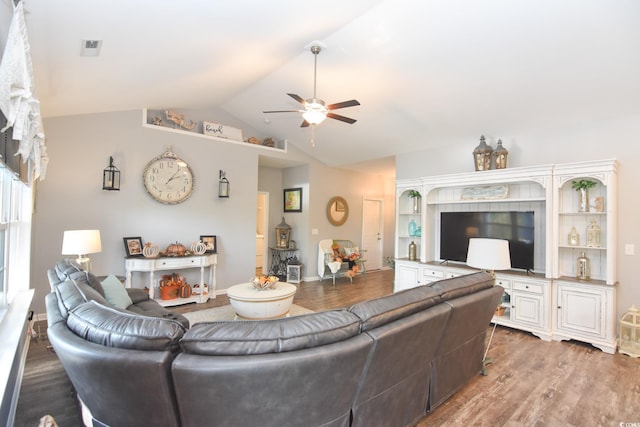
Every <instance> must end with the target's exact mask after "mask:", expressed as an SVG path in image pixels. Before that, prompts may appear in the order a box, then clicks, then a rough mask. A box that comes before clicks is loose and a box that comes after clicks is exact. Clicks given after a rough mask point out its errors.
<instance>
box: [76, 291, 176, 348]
mask: <svg viewBox="0 0 640 427" xmlns="http://www.w3.org/2000/svg"><path fill="white" fill-rule="evenodd" d="M67 326H68V327H69V329H71V330H72V331H73V332H74V333H75V334H76V335H78V336H80V337H82V338H84V339H86V340H88V341H91V342H93V343H96V344H100V345H104V346H107V347H116V348H125V349H132V350H147V351H154V350H156V351H165V350H167V351H172V352H176V351H177V350H178V349H179V347H180V345H179V340H180V338H181V337H182V335H183V334H184V331H185V329H184V328H183V327H182V325H180V323H178V322H176V321H174V320H171V319H162V318H156V317H147V316H140V315H137V314H133V313H129V312H127V311H124V310H119V309H117V308H113V307H107V306H105V305H102V304H98V303H97V302H95V301H89V302H86V303H84V304H80V305H79V306H77V307H75V308H74V309H72V310H71V311H69V317H68V318H67Z"/></svg>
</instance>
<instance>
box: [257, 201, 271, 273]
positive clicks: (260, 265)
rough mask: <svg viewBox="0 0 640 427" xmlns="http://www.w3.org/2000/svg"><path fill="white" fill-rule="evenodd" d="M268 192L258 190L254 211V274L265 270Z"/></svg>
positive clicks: (267, 235) (267, 245)
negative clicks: (255, 210)
mask: <svg viewBox="0 0 640 427" xmlns="http://www.w3.org/2000/svg"><path fill="white" fill-rule="evenodd" d="M268 229H269V193H266V192H263V191H259V192H258V203H257V212H256V275H260V274H263V272H264V273H266V272H267V264H266V263H267V248H268V247H269V233H268V232H267V230H268Z"/></svg>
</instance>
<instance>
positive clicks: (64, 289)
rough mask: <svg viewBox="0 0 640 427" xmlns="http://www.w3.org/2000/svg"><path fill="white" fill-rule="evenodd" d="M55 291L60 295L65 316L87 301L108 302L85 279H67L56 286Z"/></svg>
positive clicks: (60, 305)
mask: <svg viewBox="0 0 640 427" xmlns="http://www.w3.org/2000/svg"><path fill="white" fill-rule="evenodd" d="M55 292H56V295H57V297H58V308H59V309H60V313H61V314H62V316H63V317H65V318H66V317H67V316H68V312H69V311H71V310H73V309H74V308H75V307H77V306H79V305H80V304H83V303H85V302H87V301H96V302H98V303H100V304H108V302H107V301H106V300H105V299H104V297H103V296H102V295H100V294H99V293H98V292H97V291H96V290H95V289H93V288H92V287H91V286H89V285H87V284H86V283H84V282H83V281H74V280H71V279H67V280H65V281H64V282H62V283H59V284H57V285H56V286H55Z"/></svg>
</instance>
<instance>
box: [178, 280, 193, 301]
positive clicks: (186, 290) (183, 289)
mask: <svg viewBox="0 0 640 427" xmlns="http://www.w3.org/2000/svg"><path fill="white" fill-rule="evenodd" d="M178 295H180V298H189V297H190V296H191V286H189V284H188V283H186V282H185V283H183V284H182V285H181V286H180V290H179V291H178Z"/></svg>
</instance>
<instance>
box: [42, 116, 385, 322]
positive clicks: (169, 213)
mask: <svg viewBox="0 0 640 427" xmlns="http://www.w3.org/2000/svg"><path fill="white" fill-rule="evenodd" d="M181 112H185V114H186V115H187V117H189V118H190V119H193V120H201V119H203V118H205V119H206V118H208V117H216V118H218V117H223V118H222V119H221V120H220V122H224V123H225V124H229V125H231V126H238V127H241V128H243V129H247V128H248V127H247V126H246V125H244V124H242V123H238V122H237V121H236V122H234V121H233V120H232V118H230V117H226V116H225V115H224V113H223V112H219V111H205V112H202V111H199V112H198V111H181ZM214 121H215V120H214ZM44 126H45V131H46V135H47V149H48V153H49V157H50V163H49V167H48V172H47V176H46V179H45V180H44V181H42V182H38V183H37V185H36V196H35V200H34V205H35V213H34V217H33V245H32V260H31V279H32V287H33V288H35V289H36V294H35V296H34V309H35V310H36V311H37V312H38V313H39V314H43V313H44V296H45V294H46V293H47V292H49V285H48V281H47V275H46V271H47V269H49V268H51V267H52V266H53V265H54V264H55V262H56V261H58V260H60V259H61V258H64V257H63V256H62V255H61V248H62V236H63V232H64V230H70V229H84V228H91V229H92V228H97V229H100V231H101V235H102V252H101V253H99V254H94V255H91V259H92V266H93V272H94V273H96V274H98V275H106V274H109V273H114V274H119V275H122V274H124V256H125V249H124V243H123V240H122V238H123V237H131V236H140V237H142V239H143V242H154V243H157V244H158V245H159V246H160V248H165V247H166V246H167V245H169V244H170V243H173V242H176V241H179V242H180V243H182V244H184V245H186V246H189V245H190V244H191V243H192V242H193V241H195V240H197V239H198V238H199V237H200V235H212V234H213V235H216V236H218V251H219V256H218V269H217V279H218V280H217V288H218V290H220V289H224V288H227V287H229V286H231V285H233V284H237V283H241V282H244V281H246V280H247V279H248V278H249V277H250V276H251V275H253V274H254V271H255V270H254V269H255V231H256V230H255V228H256V227H255V224H256V208H257V197H256V196H257V192H258V191H267V192H268V193H269V195H270V197H269V201H270V205H269V239H270V240H269V241H270V242H271V244H273V242H274V241H275V240H274V239H275V226H276V225H277V224H278V223H279V222H280V221H281V219H282V214H283V213H282V205H283V199H282V189H283V188H289V187H303V195H304V197H303V212H302V213H288V214H286V215H285V216H286V218H287V222H288V223H289V225H291V226H292V227H293V230H292V237H293V239H294V240H296V241H297V242H299V244H300V246H299V247H300V251H299V252H298V254H299V257H300V258H301V260H302V261H303V263H305V264H307V261H308V260H311V265H315V259H316V258H315V257H316V256H317V255H316V254H317V240H314V239H316V238H317V239H319V238H320V237H323V236H331V237H333V236H335V237H346V238H351V239H353V240H356V241H358V240H359V239H360V234H361V231H360V228H361V225H360V224H361V211H360V210H359V206H360V205H361V202H360V198H361V197H362V195H364V194H369V193H374V194H383V192H384V190H385V188H386V189H388V188H389V186H388V185H387V186H386V187H385V186H382V185H379V186H378V185H377V184H376V182H375V181H374V179H372V178H371V177H370V176H368V175H364V174H358V173H353V172H352V173H345V172H343V171H336V170H334V169H332V168H329V167H327V166H325V165H321V164H318V163H317V162H315V161H313V160H311V159H309V158H307V156H305V155H304V154H303V153H301V152H300V151H299V150H296V149H295V148H294V147H289V150H288V153H277V154H275V155H274V156H272V157H282V158H287V159H294V160H296V161H306V162H307V165H305V166H299V167H294V168H288V169H284V170H279V169H273V168H268V167H260V168H259V166H258V163H259V157H260V156H265V152H266V150H262V149H259V148H257V147H255V146H253V145H251V144H231V143H226V142H220V141H214V140H210V139H205V138H199V137H195V136H190V135H184V134H180V133H176V132H165V131H159V130H156V129H150V128H146V127H143V126H142V111H129V112H117V113H105V114H90V115H82V116H67V117H57V118H48V119H46V120H45V122H44ZM249 132H251V131H250V130H249V131H248V132H247V131H246V132H245V136H249V135H250V133H249ZM257 136H259V137H263V136H262V135H257ZM169 146H171V147H172V149H173V151H174V152H175V153H176V154H177V155H178V156H179V157H181V158H182V159H184V160H185V161H186V162H187V163H188V164H189V165H190V166H191V168H192V170H193V173H194V176H195V189H194V192H193V195H192V196H191V197H190V198H189V199H188V200H187V201H185V202H184V203H181V204H179V205H164V204H161V203H158V202H156V201H154V200H152V199H151V197H150V196H149V195H148V194H147V193H146V191H145V189H144V186H143V184H142V171H143V170H144V167H145V165H146V164H147V163H148V162H149V160H151V159H152V158H154V157H156V156H158V155H160V154H162V152H164V151H165V150H166V149H167V148H168V147H169ZM268 153H269V154H270V153H271V152H270V151H269V152H268ZM109 156H113V158H114V163H115V165H116V166H117V167H118V168H119V169H120V171H121V190H120V191H104V190H102V171H103V169H104V168H105V167H106V166H107V165H108V162H109ZM309 163H313V165H314V166H313V168H315V169H314V170H319V171H321V172H318V173H317V175H318V176H319V177H321V178H319V179H317V180H315V179H313V178H312V174H311V172H310V170H311V167H310V166H309V165H308V164H309ZM220 169H223V170H225V171H226V174H227V178H228V179H229V181H230V183H231V184H230V194H231V197H230V198H229V199H219V198H218V197H217V191H218V171H219V170H220ZM310 182H311V183H313V185H311V184H310ZM378 182H380V181H378ZM325 186H327V187H329V189H328V190H322V191H320V190H318V188H324V187H325ZM377 187H380V188H377ZM314 193H315V194H314ZM316 194H317V195H318V196H316ZM325 194H326V197H325ZM329 195H330V196H334V195H343V196H345V197H346V198H347V200H348V201H349V203H350V206H352V209H354V210H352V213H351V216H350V219H349V221H348V223H347V225H346V226H345V227H344V230H345V231H347V230H348V233H346V232H343V230H328V227H332V226H330V225H329V223H328V221H327V220H326V218H325V217H324V207H325V204H326V202H327V201H328V199H329V198H330V196H329ZM316 197H320V199H319V200H317V201H316V200H315V199H316ZM391 198H392V197H391ZM316 211H317V212H316ZM389 220H390V221H393V214H391V215H389ZM310 226H313V227H317V228H319V229H321V230H322V234H319V235H318V236H312V235H311V232H310V230H309V227H310ZM390 240H391V241H392V240H393V237H391V238H390ZM392 253H393V250H392V249H391V250H390V251H389V254H392ZM181 273H183V274H185V275H186V276H187V279H188V280H189V283H196V282H197V279H198V278H199V275H198V272H197V271H190V270H189V271H181ZM307 273H309V274H312V275H316V274H317V273H316V272H315V268H313V270H312V271H310V270H308V269H306V271H305V272H304V273H303V274H304V275H307ZM145 279H147V276H146V275H143V274H142V273H136V274H135V275H134V284H135V285H136V286H139V287H141V286H142V285H143V284H144V283H145V282H144V281H145Z"/></svg>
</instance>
